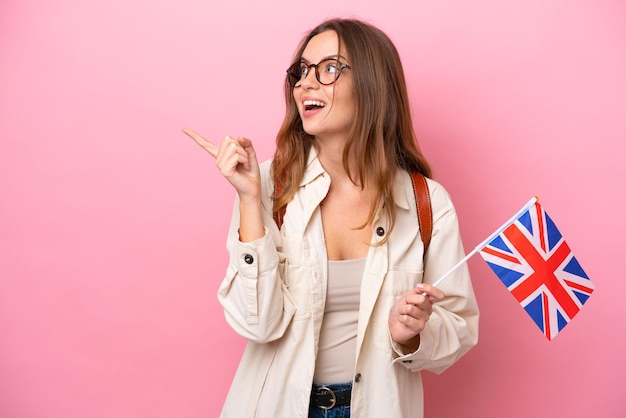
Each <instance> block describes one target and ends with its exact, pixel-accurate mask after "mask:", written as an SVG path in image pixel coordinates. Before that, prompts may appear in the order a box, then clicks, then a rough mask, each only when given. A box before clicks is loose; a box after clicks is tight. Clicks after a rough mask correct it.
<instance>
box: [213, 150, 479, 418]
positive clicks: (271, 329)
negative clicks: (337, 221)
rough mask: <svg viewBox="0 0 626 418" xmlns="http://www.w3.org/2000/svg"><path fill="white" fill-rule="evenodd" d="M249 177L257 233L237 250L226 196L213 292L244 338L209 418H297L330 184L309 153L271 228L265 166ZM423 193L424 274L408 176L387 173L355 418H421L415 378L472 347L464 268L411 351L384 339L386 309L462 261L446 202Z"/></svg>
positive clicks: (314, 344) (359, 343)
mask: <svg viewBox="0 0 626 418" xmlns="http://www.w3.org/2000/svg"><path fill="white" fill-rule="evenodd" d="M260 169H261V184H262V187H263V189H262V192H263V193H262V196H261V197H262V199H263V221H264V224H265V229H266V234H265V236H264V237H263V238H261V239H259V240H256V241H253V242H241V241H239V234H238V229H239V202H238V200H237V197H236V198H235V204H234V206H233V217H232V222H231V225H230V228H229V231H228V241H227V248H228V250H229V254H230V259H229V264H228V267H227V270H226V274H225V277H224V280H223V282H222V284H221V285H220V288H219V290H218V298H219V301H220V303H221V304H222V306H223V307H224V315H225V318H226V321H228V323H229V324H230V325H231V326H232V327H233V329H234V330H235V331H237V333H239V334H240V335H241V336H243V337H244V338H246V339H248V343H247V345H246V349H245V351H244V354H243V356H242V358H241V362H240V364H239V367H238V368H237V373H236V374H235V377H234V378H233V382H232V384H231V386H230V390H229V392H228V396H227V398H226V402H225V404H224V407H223V409H222V412H221V415H220V417H222V418H231V417H232V418H241V417H246V418H252V417H255V418H275V417H289V418H292V417H293V418H306V417H307V416H308V413H309V401H310V399H311V384H312V383H313V375H314V373H315V363H316V357H317V348H318V346H319V335H320V330H321V327H322V322H323V320H324V311H325V310H326V307H325V304H326V293H327V292H326V287H327V281H328V257H327V255H326V242H325V240H324V226H323V224H322V214H321V210H320V207H319V204H320V202H321V201H322V200H323V199H324V198H325V196H326V194H327V193H328V189H329V187H330V176H329V175H328V173H326V172H325V171H324V168H323V167H322V165H321V163H320V162H319V160H318V158H317V154H316V153H315V147H312V148H311V154H310V156H309V160H308V161H307V165H306V171H305V172H304V176H303V178H302V181H301V184H300V185H299V187H298V189H297V192H296V195H295V196H294V198H293V199H292V201H291V202H289V204H288V205H287V211H286V212H285V218H284V222H283V225H282V228H281V229H280V230H279V229H278V227H277V226H276V222H274V219H273V217H272V204H273V201H272V195H273V193H274V184H273V182H272V177H271V175H270V170H271V166H270V162H267V163H263V164H261V165H260ZM428 188H429V190H430V198H431V202H432V211H433V235H432V240H431V241H430V248H429V250H428V253H427V254H426V265H425V268H424V263H423V262H422V260H423V255H424V254H423V245H422V240H421V238H420V232H419V223H418V222H417V210H416V207H415V194H414V193H413V186H412V184H411V177H410V176H409V173H407V172H406V171H398V172H397V174H396V177H395V179H394V184H393V196H394V202H395V203H394V204H395V207H394V211H395V213H396V225H395V228H394V229H393V232H392V233H391V234H389V227H390V220H389V218H388V217H387V215H386V213H385V212H384V211H380V212H379V213H377V215H376V217H375V219H374V220H373V225H372V240H371V243H370V244H371V245H370V248H369V252H368V254H367V261H366V263H365V271H364V272H363V279H362V281H361V290H360V297H359V320H358V325H357V337H356V357H355V359H354V365H352V367H354V376H353V378H352V381H353V382H354V386H353V387H352V395H351V399H350V414H351V415H352V416H354V417H359V418H377V417H403V418H422V417H423V409H424V406H423V392H422V379H421V375H420V372H421V371H422V370H428V371H431V372H434V373H441V372H443V371H444V370H446V369H447V368H448V367H450V366H451V365H452V364H454V363H455V362H456V361H457V360H458V359H459V358H460V357H462V356H463V355H464V354H465V353H466V352H467V351H468V350H469V349H470V348H471V347H473V346H474V344H476V341H477V338H478V317H479V315H478V306H477V304H476V299H475V297H474V292H473V290H472V285H471V281H470V276H469V270H468V268H467V264H463V265H462V266H461V267H459V268H458V269H457V270H455V271H454V273H453V274H452V275H451V276H450V277H448V278H447V279H446V280H445V281H444V282H443V283H441V285H440V288H441V290H442V291H443V292H444V293H445V294H446V297H445V298H444V299H443V300H442V301H440V302H437V303H435V304H434V305H433V312H432V315H431V316H430V319H429V320H428V322H427V323H426V328H425V329H424V330H423V331H422V333H421V334H420V346H419V348H418V349H417V350H416V351H415V352H413V353H407V352H405V351H404V348H403V347H401V346H399V345H398V344H397V343H396V342H395V341H393V340H392V339H391V336H390V332H389V310H390V309H391V307H392V306H393V304H394V303H395V302H396V301H397V300H398V298H399V297H400V296H401V295H402V294H403V293H404V292H405V291H406V290H408V289H412V288H414V287H415V286H416V285H417V284H418V283H421V282H426V283H433V282H434V281H435V280H437V279H439V278H440V277H441V276H442V275H443V274H445V273H446V272H447V271H448V270H450V268H451V267H453V266H454V265H455V264H457V263H458V262H459V260H461V259H462V258H463V257H464V256H465V251H464V249H463V246H462V243H461V236H460V234H459V228H458V222H457V216H456V212H455V210H454V206H453V204H452V201H451V200H450V197H449V195H448V193H447V192H446V190H445V189H444V188H443V187H442V186H441V185H440V184H439V183H437V182H435V181H433V180H431V179H428ZM386 236H388V238H389V239H388V240H387V241H384V242H383V239H384V238H385V237H386Z"/></svg>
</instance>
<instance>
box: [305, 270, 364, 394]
mask: <svg viewBox="0 0 626 418" xmlns="http://www.w3.org/2000/svg"><path fill="white" fill-rule="evenodd" d="M365 261H366V259H365V258H357V259H353V260H329V261H328V288H327V290H326V306H325V308H324V319H323V321H322V329H321V330H320V342H319V348H318V352H317V358H316V360H315V375H314V377H313V380H314V381H315V382H316V383H320V384H334V383H345V382H351V381H352V379H353V378H354V361H355V358H356V334H357V325H358V322H359V293H360V291H361V279H362V277H363V271H364V270H365Z"/></svg>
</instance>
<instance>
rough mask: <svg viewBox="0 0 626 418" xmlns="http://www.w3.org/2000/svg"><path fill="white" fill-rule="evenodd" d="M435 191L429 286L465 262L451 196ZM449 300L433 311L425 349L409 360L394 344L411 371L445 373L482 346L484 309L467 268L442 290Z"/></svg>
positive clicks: (423, 341)
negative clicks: (480, 322) (480, 324)
mask: <svg viewBox="0 0 626 418" xmlns="http://www.w3.org/2000/svg"><path fill="white" fill-rule="evenodd" d="M429 186H430V187H432V188H433V189H434V190H433V191H432V192H431V200H432V205H433V234H432V239H431V242H430V247H429V249H428V252H427V254H426V258H425V268H424V278H423V281H424V282H425V283H431V284H432V283H434V282H435V281H437V280H438V279H439V278H440V277H442V276H443V275H444V274H445V273H447V272H448V271H449V270H450V269H451V268H452V267H453V266H454V265H456V264H457V263H458V262H459V261H460V260H461V259H462V258H463V257H464V256H465V251H464V249H463V243H462V241H461V235H460V231H459V224H458V218H457V215H456V211H455V209H454V206H453V205H452V201H451V200H450V197H449V195H448V193H447V192H446V191H445V190H444V189H443V188H442V187H441V186H440V185H438V184H437V183H434V182H431V183H429ZM438 287H439V288H440V289H441V290H442V291H443V292H444V293H445V295H446V296H445V298H444V299H443V300H442V301H439V302H437V303H435V304H434V305H433V312H432V315H431V316H430V319H429V320H428V322H427V323H426V328H425V329H424V330H423V331H422V333H421V334H420V346H419V348H418V349H417V351H415V352H414V353H409V354H405V353H403V352H402V349H401V348H400V346H399V344H397V343H395V342H393V341H392V345H393V348H394V351H395V352H396V355H397V356H398V357H397V358H396V359H395V360H394V361H396V362H401V363H402V364H403V365H404V366H405V367H407V368H409V369H411V370H415V371H418V370H429V371H431V372H434V373H441V372H443V371H444V370H445V369H447V368H448V367H450V366H451V365H452V364H454V363H455V362H456V361H457V360H458V359H459V358H460V357H461V356H463V355H464V354H465V353H467V352H468V351H469V350H470V349H471V348H472V347H473V346H475V345H476V343H477V342H478V317H479V312H478V304H477V302H476V297H475V295H474V290H473V288H472V283H471V279H470V275H469V269H468V267H467V264H463V265H461V266H460V267H459V268H458V269H457V270H456V271H455V272H454V273H453V274H452V275H450V276H449V277H448V278H446V279H445V280H444V281H443V282H442V283H441V284H440V285H439V286H438Z"/></svg>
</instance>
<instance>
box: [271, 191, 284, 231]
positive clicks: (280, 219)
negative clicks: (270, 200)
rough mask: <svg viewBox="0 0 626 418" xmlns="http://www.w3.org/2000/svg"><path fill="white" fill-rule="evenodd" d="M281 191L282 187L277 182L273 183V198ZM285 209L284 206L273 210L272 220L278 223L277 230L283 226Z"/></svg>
mask: <svg viewBox="0 0 626 418" xmlns="http://www.w3.org/2000/svg"><path fill="white" fill-rule="evenodd" d="M281 193H282V187H281V186H280V185H279V184H276V183H274V198H275V197H276V196H278V195H279V194H281ZM286 210H287V207H286V206H283V207H282V208H280V210H279V211H278V212H274V213H273V215H274V222H276V225H278V230H280V227H281V226H283V218H284V217H285V211H286Z"/></svg>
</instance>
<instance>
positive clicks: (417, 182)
mask: <svg viewBox="0 0 626 418" xmlns="http://www.w3.org/2000/svg"><path fill="white" fill-rule="evenodd" d="M410 174H411V182H412V183H413V192H414V193H415V204H416V206H417V221H418V223H419V226H420V235H421V236H422V242H423V243H424V254H426V251H427V250H428V245H429V244H430V237H431V235H432V233H433V210H432V207H431V203H430V193H429V192H428V183H427V182H426V177H424V176H423V175H421V174H420V173H418V172H411V173H410Z"/></svg>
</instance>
